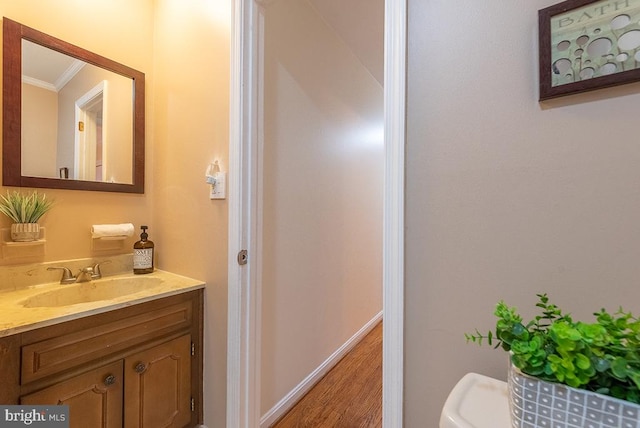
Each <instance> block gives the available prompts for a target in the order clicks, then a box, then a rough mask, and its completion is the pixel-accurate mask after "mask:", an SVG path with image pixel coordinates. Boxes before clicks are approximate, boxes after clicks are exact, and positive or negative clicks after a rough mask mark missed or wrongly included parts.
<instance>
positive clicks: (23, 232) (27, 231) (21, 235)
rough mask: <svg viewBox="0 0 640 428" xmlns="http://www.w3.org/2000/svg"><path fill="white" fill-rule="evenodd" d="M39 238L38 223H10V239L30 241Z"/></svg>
mask: <svg viewBox="0 0 640 428" xmlns="http://www.w3.org/2000/svg"><path fill="white" fill-rule="evenodd" d="M38 238H40V225H39V224H38V223H13V224H12V225H11V240H13V241H15V242H31V241H36V240H38Z"/></svg>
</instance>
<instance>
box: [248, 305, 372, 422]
mask: <svg viewBox="0 0 640 428" xmlns="http://www.w3.org/2000/svg"><path fill="white" fill-rule="evenodd" d="M380 321H382V311H380V312H378V314H376V316H374V317H373V318H372V319H371V320H370V321H369V322H368V323H366V324H365V325H364V327H362V328H361V329H360V330H358V332H357V333H356V334H354V335H353V336H351V338H350V339H349V340H347V341H346V342H345V343H344V344H343V345H342V346H341V347H340V348H338V350H336V351H335V352H334V353H333V354H331V355H330V356H329V358H327V359H326V360H325V361H324V362H323V363H322V364H320V365H319V366H318V368H317V369H315V370H314V371H313V372H311V374H310V375H309V376H307V377H306V378H305V379H304V380H303V381H302V382H300V383H299V384H298V385H297V386H296V387H295V388H293V389H292V390H291V391H290V392H289V393H288V394H287V395H285V396H284V398H283V399H282V400H280V401H279V402H278V403H277V404H276V405H275V406H273V408H272V409H271V410H269V411H268V412H267V413H266V414H265V415H264V416H263V417H262V419H260V427H261V428H266V427H269V426H271V425H272V424H273V423H275V422H276V421H277V420H278V419H280V418H281V417H282V416H284V415H285V414H286V413H287V412H288V411H289V410H291V408H292V407H293V406H295V404H296V403H297V402H298V401H299V400H300V399H301V398H302V397H303V396H304V395H305V394H306V393H307V392H309V390H311V388H313V387H314V386H315V384H316V383H318V381H319V380H320V379H322V377H323V376H324V375H326V374H327V373H329V370H331V369H332V368H334V367H335V366H336V364H338V362H340V360H341V359H342V358H343V357H344V356H345V355H347V353H348V352H349V351H351V350H352V349H353V348H354V347H355V346H356V345H357V344H358V342H360V341H361V340H362V339H364V337H365V336H366V335H367V334H369V332H370V331H371V330H373V328H374V327H375V326H376V325H378V323H379V322H380Z"/></svg>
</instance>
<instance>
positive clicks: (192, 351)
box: [191, 342, 196, 356]
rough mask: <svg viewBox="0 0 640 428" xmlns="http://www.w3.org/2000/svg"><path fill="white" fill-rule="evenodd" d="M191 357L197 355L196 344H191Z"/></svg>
mask: <svg viewBox="0 0 640 428" xmlns="http://www.w3.org/2000/svg"><path fill="white" fill-rule="evenodd" d="M191 355H192V356H194V355H196V344H195V343H193V342H191Z"/></svg>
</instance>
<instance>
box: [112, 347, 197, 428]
mask: <svg viewBox="0 0 640 428" xmlns="http://www.w3.org/2000/svg"><path fill="white" fill-rule="evenodd" d="M124 364H125V389H124V391H125V392H124V393H125V410H124V417H125V422H124V425H125V428H166V427H172V428H182V427H184V426H187V425H188V424H189V423H190V422H191V335H185V336H181V337H179V338H177V339H174V340H171V341H169V342H167V343H164V344H162V345H158V346H156V347H154V348H151V349H148V350H146V351H143V352H140V353H138V354H135V355H132V356H130V357H127V358H126V359H125V363H124Z"/></svg>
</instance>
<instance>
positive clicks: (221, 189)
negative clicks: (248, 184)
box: [209, 172, 227, 199]
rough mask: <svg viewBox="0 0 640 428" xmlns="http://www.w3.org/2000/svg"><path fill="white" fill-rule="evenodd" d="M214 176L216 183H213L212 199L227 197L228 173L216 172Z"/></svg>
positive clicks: (210, 195) (210, 196)
mask: <svg viewBox="0 0 640 428" xmlns="http://www.w3.org/2000/svg"><path fill="white" fill-rule="evenodd" d="M213 177H214V178H215V180H216V182H215V184H212V185H211V193H210V194H209V198H210V199H226V198H227V173H226V172H216V173H215V174H214V175H213Z"/></svg>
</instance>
